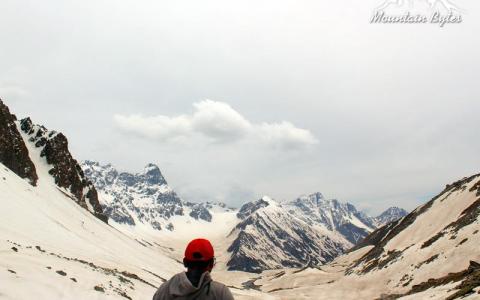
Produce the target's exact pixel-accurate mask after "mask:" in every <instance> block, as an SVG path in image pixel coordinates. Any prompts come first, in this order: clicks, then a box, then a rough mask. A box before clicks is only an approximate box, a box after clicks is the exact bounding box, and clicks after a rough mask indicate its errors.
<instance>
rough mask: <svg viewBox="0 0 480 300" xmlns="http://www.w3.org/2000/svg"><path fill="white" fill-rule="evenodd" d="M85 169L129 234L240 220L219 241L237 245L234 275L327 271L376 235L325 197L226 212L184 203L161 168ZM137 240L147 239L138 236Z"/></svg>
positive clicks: (349, 209)
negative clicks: (229, 216) (310, 268)
mask: <svg viewBox="0 0 480 300" xmlns="http://www.w3.org/2000/svg"><path fill="white" fill-rule="evenodd" d="M81 165H82V168H83V170H84V173H85V174H86V176H87V178H89V180H91V181H92V182H93V183H94V185H95V186H96V188H97V190H98V192H99V201H100V203H101V205H102V208H103V210H104V212H105V214H106V215H107V216H108V217H109V218H110V224H112V225H113V226H115V227H117V228H118V229H120V230H123V231H124V232H128V233H129V234H132V228H136V227H138V226H137V225H142V226H144V225H146V226H148V227H150V228H153V229H155V230H168V231H172V232H175V227H176V226H182V227H185V224H186V223H188V224H190V226H199V222H202V221H203V222H215V220H212V218H213V217H212V216H213V215H214V211H215V212H219V211H220V212H221V211H227V212H228V211H234V212H235V213H237V212H238V213H237V220H236V221H235V224H233V226H232V227H231V228H222V227H218V229H217V230H218V235H220V234H223V236H224V238H225V239H226V240H232V241H231V244H229V245H228V248H227V249H226V251H227V252H228V253H230V257H229V258H228V259H227V261H226V264H227V267H228V269H230V270H241V271H248V272H260V271H263V270H267V269H274V268H283V267H294V266H296V267H297V266H306V265H317V264H323V263H325V262H328V261H330V260H332V259H334V258H335V257H337V256H338V255H340V254H342V253H344V252H345V251H346V250H348V249H349V248H351V247H353V246H354V245H355V244H356V243H358V242H359V241H361V240H362V239H363V238H364V237H366V236H367V235H368V234H369V233H370V232H372V231H373V230H375V229H376V220H375V219H374V218H371V217H369V216H367V215H365V214H364V213H362V212H359V211H357V209H356V208H355V207H354V206H353V205H352V204H349V203H342V202H340V201H338V200H335V199H333V200H330V199H326V198H325V197H323V195H322V194H321V193H315V194H312V195H309V196H301V197H299V198H297V199H295V200H293V201H290V202H286V203H282V204H279V203H277V202H276V201H274V200H273V199H270V198H269V197H264V198H262V199H260V200H257V201H252V202H249V203H246V204H245V205H243V206H242V208H241V209H240V210H238V211H237V210H233V209H228V208H227V207H226V206H225V205H224V204H218V203H217V204H212V203H209V202H206V203H190V202H187V201H184V200H182V199H180V198H179V197H178V196H177V194H176V193H175V191H173V189H172V188H171V187H170V186H169V185H168V184H167V181H166V180H165V178H164V176H163V175H162V173H161V171H160V169H159V168H158V166H156V165H154V164H148V165H147V166H146V167H145V168H144V170H143V171H142V172H140V173H137V174H132V173H127V172H119V171H118V170H117V169H115V168H114V167H113V166H112V165H110V164H105V165H102V164H100V163H98V162H93V161H84V162H82V164H81ZM384 215H385V216H387V215H388V216H390V215H391V214H390V213H388V212H386V213H384ZM179 217H183V218H180V220H179ZM385 218H386V217H385ZM392 218H394V216H393V215H392ZM220 219H221V220H223V219H224V218H223V217H221V216H220ZM176 222H177V223H176ZM176 224H177V225H176ZM123 225H128V227H127V228H126V227H125V226H123ZM133 234H134V235H139V234H141V232H139V230H135V229H134V230H133ZM144 238H146V239H147V237H144ZM259 241H262V242H261V243H260V242H259ZM266 249H270V251H266Z"/></svg>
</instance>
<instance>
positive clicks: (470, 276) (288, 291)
mask: <svg viewBox="0 0 480 300" xmlns="http://www.w3.org/2000/svg"><path fill="white" fill-rule="evenodd" d="M479 231H480V175H476V176H471V177H468V178H465V179H463V180H460V181H458V182H455V183H454V184H451V185H448V186H447V188H446V189H445V190H444V191H443V192H442V193H440V194H439V195H438V196H437V197H435V198H433V199H432V200H431V201H430V202H429V203H427V204H425V205H423V206H421V207H419V208H417V209H416V210H414V211H413V212H412V213H410V214H409V215H408V216H406V217H404V218H402V219H400V220H398V221H396V222H394V223H392V224H390V225H387V226H384V227H382V228H380V229H378V230H376V231H375V232H374V233H373V234H371V235H370V236H369V237H367V239H366V240H365V241H364V242H363V244H361V245H359V246H358V247H357V248H356V249H357V250H355V251H353V252H351V253H348V254H346V255H343V256H341V257H339V258H337V259H336V260H335V261H333V262H332V263H330V264H328V265H326V266H322V267H320V268H318V269H305V270H299V271H297V272H293V271H290V272H288V273H287V274H283V275H282V276H278V275H277V276H275V275H274V274H273V275H272V274H262V275H264V276H262V277H261V279H259V280H257V281H255V284H257V285H259V286H261V289H262V290H263V291H266V292H271V294H273V295H277V296H279V297H281V298H282V299H380V298H382V299H397V298H401V297H404V298H405V299H427V298H428V299H446V298H448V299H457V298H460V297H462V296H467V298H466V299H479V298H480V294H479V293H480V264H479V262H480V251H479V245H480V233H479ZM449 297H450V298H449Z"/></svg>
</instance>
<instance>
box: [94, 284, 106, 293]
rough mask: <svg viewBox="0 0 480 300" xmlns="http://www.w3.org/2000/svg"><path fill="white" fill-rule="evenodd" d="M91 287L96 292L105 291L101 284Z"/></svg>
mask: <svg viewBox="0 0 480 300" xmlns="http://www.w3.org/2000/svg"><path fill="white" fill-rule="evenodd" d="M93 289H94V290H96V291H97V292H101V293H105V288H103V287H102V286H99V285H96V286H94V287H93Z"/></svg>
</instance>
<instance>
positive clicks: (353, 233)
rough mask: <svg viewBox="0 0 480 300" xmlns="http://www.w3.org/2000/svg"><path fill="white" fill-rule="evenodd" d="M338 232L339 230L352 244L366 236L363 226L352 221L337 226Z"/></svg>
mask: <svg viewBox="0 0 480 300" xmlns="http://www.w3.org/2000/svg"><path fill="white" fill-rule="evenodd" d="M337 230H338V232H340V233H341V234H342V235H343V236H344V237H345V238H346V239H347V240H348V241H349V242H351V243H352V244H354V245H355V244H357V243H358V242H360V241H361V240H363V239H364V238H365V237H366V236H368V231H367V230H365V229H364V228H360V227H357V226H355V225H353V224H352V223H345V224H342V225H340V226H339V227H338V229H337Z"/></svg>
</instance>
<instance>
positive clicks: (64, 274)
mask: <svg viewBox="0 0 480 300" xmlns="http://www.w3.org/2000/svg"><path fill="white" fill-rule="evenodd" d="M55 273H57V274H58V275H62V276H67V273H65V272H64V271H62V270H59V271H56V272H55Z"/></svg>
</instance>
